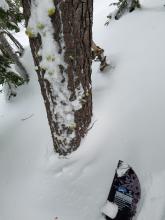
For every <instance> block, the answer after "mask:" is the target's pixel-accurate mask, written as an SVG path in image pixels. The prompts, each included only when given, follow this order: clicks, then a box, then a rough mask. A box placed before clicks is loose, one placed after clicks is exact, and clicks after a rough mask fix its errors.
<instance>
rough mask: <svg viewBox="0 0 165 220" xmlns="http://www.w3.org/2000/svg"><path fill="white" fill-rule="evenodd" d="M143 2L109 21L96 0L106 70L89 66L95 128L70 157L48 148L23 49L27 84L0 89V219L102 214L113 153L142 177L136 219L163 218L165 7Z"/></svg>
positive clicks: (93, 219) (82, 219) (99, 218)
mask: <svg viewBox="0 0 165 220" xmlns="http://www.w3.org/2000/svg"><path fill="white" fill-rule="evenodd" d="M141 2H142V10H137V11H134V12H133V13H130V14H127V15H124V16H123V17H122V18H121V19H120V20H119V21H113V22H111V23H110V25H109V26H106V27H105V26H104V23H105V22H106V15H108V14H109V7H108V5H109V4H110V1H109V0H102V1H100V0H95V2H94V26H93V32H94V40H95V42H96V43H97V44H98V45H99V46H101V47H103V48H104V49H105V54H106V55H107V56H108V59H109V60H110V62H111V64H112V66H113V68H111V69H110V70H107V71H106V72H104V73H100V72H99V67H98V64H97V63H94V65H93V76H92V80H93V102H94V117H93V122H94V125H93V127H92V129H90V131H89V133H88V135H87V137H86V138H85V139H84V140H83V142H82V144H81V147H80V148H79V149H78V150H77V151H76V152H74V153H73V154H72V155H70V156H68V157H65V158H62V157H61V158H59V157H58V156H57V155H56V154H54V152H53V147H52V140H51V135H50V130H49V126H48V122H47V118H46V112H45V108H44V103H43V99H42V97H41V93H40V89H39V85H38V82H37V78H36V73H35V71H34V65H33V62H32V58H31V56H30V53H29V49H27V51H26V54H25V56H24V59H23V60H24V62H25V65H26V66H27V68H28V71H29V73H30V75H31V82H30V84H29V85H27V86H24V87H21V88H19V91H18V96H17V97H16V98H15V99H13V100H12V102H6V101H5V100H4V96H3V95H0V195H1V196H0V219H2V220H22V219H23V220H54V219H55V218H56V217H58V219H59V220H103V219H104V216H103V215H102V214H101V210H102V207H103V206H104V204H105V202H106V199H107V196H108V193H109V189H110V185H111V183H112V180H113V176H114V172H115V168H116V166H117V163H118V160H119V159H121V160H123V161H125V162H127V163H128V164H130V165H131V167H133V169H134V170H135V171H136V173H137V175H138V176H139V179H140V182H141V186H142V199H141V202H140V204H139V210H138V213H137V216H136V218H135V219H136V220H149V219H154V220H164V219H165V192H164V182H165V165H164V154H165V147H164V145H165V135H164V130H165V74H164V73H165V62H164V51H165V44H164V39H165V31H164V21H165V8H164V7H163V4H164V2H163V1H161V0H152V1H151V0H141ZM65 111H68V109H65ZM68 117H69V116H68Z"/></svg>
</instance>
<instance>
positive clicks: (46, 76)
mask: <svg viewBox="0 0 165 220" xmlns="http://www.w3.org/2000/svg"><path fill="white" fill-rule="evenodd" d="M22 3H23V8H24V14H25V19H26V25H27V31H26V33H27V35H28V36H29V39H30V45H31V50H32V54H33V58H34V61H35V65H36V70H37V74H38V79H39V83H40V87H41V92H42V95H43V99H44V102H45V107H46V110H47V117H48V121H49V125H50V130H51V134H52V139H53V143H54V149H55V151H56V152H58V153H59V154H60V155H67V154H68V153H71V152H72V151H74V150H76V149H77V148H78V147H79V145H80V142H81V139H82V137H84V136H85V134H86V133H87V131H88V126H89V124H90V122H91V115H92V89H91V62H92V60H91V44H92V17H93V0H84V1H80V0H67V1H61V0H47V1H41V0H28V1H27V0H22Z"/></svg>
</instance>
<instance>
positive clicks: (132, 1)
mask: <svg viewBox="0 0 165 220" xmlns="http://www.w3.org/2000/svg"><path fill="white" fill-rule="evenodd" d="M110 6H116V10H115V11H113V12H112V13H110V14H109V15H108V16H107V18H108V19H109V20H108V21H107V22H106V23H105V24H106V25H108V24H109V22H110V20H111V19H115V20H118V19H120V17H121V16H122V15H123V14H125V13H126V12H132V11H134V10H135V9H136V8H141V6H140V2H139V0H118V1H117V2H114V3H112V4H110Z"/></svg>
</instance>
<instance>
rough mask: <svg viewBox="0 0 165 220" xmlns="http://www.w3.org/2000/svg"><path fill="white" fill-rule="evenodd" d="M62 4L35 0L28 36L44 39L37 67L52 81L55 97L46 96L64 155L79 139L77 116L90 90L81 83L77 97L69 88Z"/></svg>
mask: <svg viewBox="0 0 165 220" xmlns="http://www.w3.org/2000/svg"><path fill="white" fill-rule="evenodd" d="M60 4H61V3H59V4H57V5H56V7H55V4H54V3H53V1H52V0H48V1H40V0H32V1H31V15H30V18H29V21H28V26H27V31H26V33H27V35H28V36H29V38H37V37H38V36H40V41H41V45H40V48H39V50H38V51H37V56H38V57H39V58H40V61H39V63H38V65H37V66H36V70H39V71H42V72H44V80H47V81H48V82H49V85H50V86H49V87H50V88H49V89H50V90H51V95H50V94H48V91H47V92H46V93H47V94H46V96H47V97H48V101H49V103H50V106H49V108H50V111H49V113H50V112H51V120H53V121H54V122H55V124H56V125H55V126H54V125H53V126H54V128H52V129H54V133H56V134H55V136H56V139H57V142H56V143H55V144H56V145H59V144H60V148H61V149H62V150H61V151H62V154H67V152H68V149H71V148H72V147H71V145H72V143H73V142H74V139H75V138H76V127H77V125H76V122H75V121H76V120H75V113H76V112H77V111H78V110H81V109H82V106H83V104H82V103H83V101H84V100H83V98H84V97H85V96H87V90H86V91H84V89H83V86H82V84H81V81H80V82H79V83H78V85H76V86H74V97H73V91H71V90H69V89H68V87H69V79H68V74H67V69H68V64H67V63H66V62H65V61H64V60H65V58H64V57H65V52H66V51H65V47H66V45H65V40H64V33H63V21H62V13H61V9H60ZM56 11H58V15H59V21H60V23H61V24H60V26H61V31H60V37H59V38H60V40H59V41H60V44H59V43H58V42H57V41H56V40H55V39H54V31H55V30H54V28H53V24H52V20H51V19H52V18H51V17H52V16H53V15H54V14H55V13H56ZM89 49H90V48H89ZM69 59H70V60H74V57H72V56H71V55H70V57H69ZM81 74H84V70H83V69H82V70H81ZM74 77H76V75H75V76H74ZM52 99H53V101H52ZM54 103H55V105H54ZM49 113H48V114H49ZM49 123H50V119H49ZM84 127H85V126H84ZM79 130H80V129H79ZM53 135H54V134H53ZM73 148H74V147H73ZM70 151H72V150H70Z"/></svg>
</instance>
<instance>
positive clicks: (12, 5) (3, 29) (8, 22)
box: [0, 0, 26, 96]
mask: <svg viewBox="0 0 165 220" xmlns="http://www.w3.org/2000/svg"><path fill="white" fill-rule="evenodd" d="M4 3H5V6H6V8H4V7H3V6H1V5H0V85H3V84H8V86H9V89H10V90H12V89H11V88H16V87H17V86H20V85H22V84H23V83H24V82H25V81H26V80H25V79H24V78H23V77H22V76H20V75H19V74H18V73H17V72H16V71H15V70H14V69H13V68H11V65H12V64H20V66H21V67H22V68H20V70H22V69H23V70H25V69H24V67H23V66H22V64H21V62H20V61H19V56H18V55H17V53H16V51H14V50H13V49H12V46H11V44H10V43H9V41H8V39H9V38H10V40H11V41H13V42H14V44H15V45H16V47H17V48H18V49H19V51H17V52H19V53H20V54H22V52H23V47H22V46H21V45H20V43H19V42H18V41H17V40H16V39H15V38H14V36H13V35H12V33H13V32H19V31H20V29H19V26H18V24H19V23H20V22H21V21H22V20H23V13H22V12H21V2H20V0H6V1H5V2H4ZM11 31H12V33H11ZM4 42H5V43H4ZM25 71H26V70H25ZM25 71H24V72H25ZM10 93H11V94H10V96H11V95H12V91H11V92H10ZM14 94H15V93H14Z"/></svg>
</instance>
